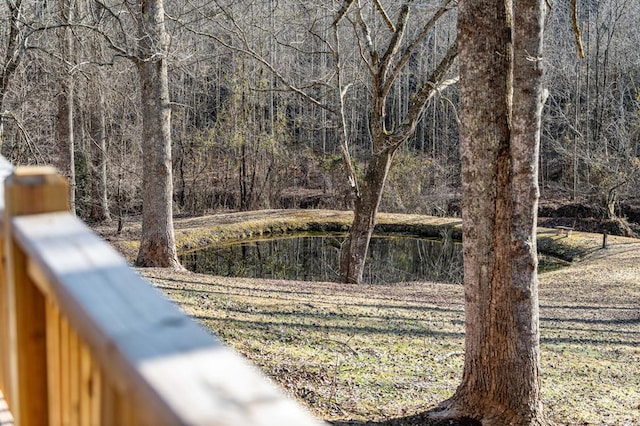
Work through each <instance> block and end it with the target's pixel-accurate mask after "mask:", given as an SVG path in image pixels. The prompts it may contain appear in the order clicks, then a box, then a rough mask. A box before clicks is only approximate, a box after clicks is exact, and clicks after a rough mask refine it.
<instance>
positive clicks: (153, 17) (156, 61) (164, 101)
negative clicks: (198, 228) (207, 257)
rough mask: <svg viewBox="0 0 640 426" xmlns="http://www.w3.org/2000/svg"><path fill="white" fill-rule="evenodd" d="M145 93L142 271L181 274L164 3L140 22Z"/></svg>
mask: <svg viewBox="0 0 640 426" xmlns="http://www.w3.org/2000/svg"><path fill="white" fill-rule="evenodd" d="M139 37H140V46H139V48H140V59H139V60H138V62H137V66H138V74H139V76H140V85H141V87H142V93H141V96H142V153H143V156H144V161H143V166H142V181H143V182H142V188H143V194H142V236H141V239H140V249H139V251H138V257H137V259H136V265H137V266H159V267H172V268H180V262H179V261H178V256H177V252H176V244H175V235H174V230H173V216H172V214H173V212H172V205H173V199H172V197H173V182H172V170H171V108H170V106H169V79H168V73H167V57H166V55H167V47H168V35H167V33H166V30H165V26H164V6H163V2H162V0H150V1H145V0H142V1H141V3H140V17H139Z"/></svg>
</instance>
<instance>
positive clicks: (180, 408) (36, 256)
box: [12, 212, 320, 426]
mask: <svg viewBox="0 0 640 426" xmlns="http://www.w3.org/2000/svg"><path fill="white" fill-rule="evenodd" d="M12 225H13V229H14V235H15V238H16V240H17V241H18V243H19V244H20V245H21V246H22V247H23V250H24V251H25V252H26V253H27V254H28V257H29V259H30V264H29V269H30V271H31V275H32V276H33V277H34V278H35V281H36V282H37V284H38V285H39V286H40V287H41V288H42V290H43V291H44V293H45V294H47V295H48V296H50V297H52V298H53V299H54V300H55V301H56V302H57V304H58V305H59V308H60V310H61V311H62V312H64V314H65V316H67V318H68V320H69V323H70V324H72V326H73V327H74V328H76V331H77V332H78V334H79V335H80V336H81V338H82V340H83V341H84V342H85V343H86V344H87V345H88V346H89V347H90V348H91V349H92V351H93V352H94V354H95V356H96V357H97V358H98V360H99V361H100V362H101V364H102V365H103V366H108V367H109V368H110V370H109V372H110V373H112V374H113V375H114V377H113V378H114V379H115V381H116V383H119V384H120V385H121V386H123V387H131V388H132V389H133V391H134V392H133V394H134V395H136V396H137V397H138V398H140V401H145V402H147V403H149V402H153V404H152V405H151V406H149V413H147V415H148V416H149V418H152V419H153V420H154V422H157V421H159V420H162V423H154V424H194V425H195V424H197V425H205V424H206V425H213V424H215V425H230V426H231V425H234V426H240V425H297V426H299V425H317V424H320V422H319V421H318V420H316V419H314V418H312V416H311V415H310V414H308V413H307V412H306V411H305V410H304V409H302V408H301V407H299V406H298V405H297V404H296V403H295V402H294V401H293V400H290V399H288V398H287V397H285V396H284V394H283V393H281V391H280V390H279V389H278V388H277V387H276V386H275V385H273V384H272V383H271V382H270V381H269V380H268V379H267V378H266V377H264V376H263V375H262V374H261V373H260V372H259V371H258V370H257V369H256V368H255V367H253V366H252V365H250V364H249V363H248V362H247V361H245V360H244V359H243V358H241V357H240V356H239V355H238V354H236V353H235V352H234V351H232V350H231V349H229V348H228V347H226V346H225V345H223V344H222V343H221V342H220V341H218V340H217V339H216V338H215V337H214V336H212V335H211V334H209V333H208V332H207V331H205V330H204V329H203V328H202V327H201V326H200V325H198V324H196V323H195V322H194V321H192V320H191V319H190V318H188V317H187V316H186V315H185V314H183V313H182V312H181V311H179V310H178V308H177V307H176V306H174V305H173V304H172V303H171V302H169V301H168V300H166V299H165V298H164V297H163V296H162V295H161V294H160V293H159V291H157V290H156V289H155V288H153V287H152V286H150V285H149V284H148V283H147V282H146V281H145V280H144V279H143V278H142V277H140V275H138V274H137V273H136V272H135V271H133V270H132V269H131V268H129V266H128V265H127V263H126V262H125V261H124V259H123V258H122V257H121V256H120V255H119V254H118V253H117V252H116V251H115V250H114V249H113V248H112V247H111V246H110V245H108V244H107V243H106V242H104V241H102V240H101V239H100V238H99V237H98V236H97V235H96V234H94V233H93V232H92V231H91V230H90V229H88V228H87V227H86V226H85V225H84V224H83V223H82V221H80V220H79V219H77V218H76V217H75V216H72V215H71V214H69V213H66V212H63V213H46V214H39V215H32V216H20V217H16V218H13V219H12Z"/></svg>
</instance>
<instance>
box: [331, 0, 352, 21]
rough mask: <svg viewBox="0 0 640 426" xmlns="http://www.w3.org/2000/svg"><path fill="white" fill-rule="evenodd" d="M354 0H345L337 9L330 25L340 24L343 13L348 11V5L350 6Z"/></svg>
mask: <svg viewBox="0 0 640 426" xmlns="http://www.w3.org/2000/svg"><path fill="white" fill-rule="evenodd" d="M354 1H355V0H345V2H344V4H343V5H342V7H341V8H340V10H339V11H338V15H337V16H336V19H334V21H333V23H332V24H331V25H332V26H334V27H337V26H338V24H340V21H341V20H342V18H344V15H346V14H347V12H348V11H349V7H351V5H352V4H353V2H354Z"/></svg>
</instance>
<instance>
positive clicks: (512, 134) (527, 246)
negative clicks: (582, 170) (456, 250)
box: [441, 0, 547, 425]
mask: <svg viewBox="0 0 640 426" xmlns="http://www.w3.org/2000/svg"><path fill="white" fill-rule="evenodd" d="M543 7H544V2H543V1H541V0H525V1H521V2H519V3H518V4H517V6H515V7H514V6H513V5H512V4H511V1H510V0H507V1H505V0H484V1H475V2H461V3H460V5H459V11H458V28H459V33H458V37H459V38H458V40H459V50H460V81H461V154H462V186H463V207H462V217H463V253H464V283H465V329H466V335H465V336H466V337H465V348H466V349H465V363H464V372H463V377H462V382H461V384H460V386H459V387H458V389H457V391H456V393H455V395H454V396H453V397H452V398H451V399H450V400H449V401H446V402H445V403H444V404H443V408H444V411H443V412H442V413H441V416H446V417H471V418H474V419H477V420H479V421H482V424H483V425H538V424H547V421H546V419H545V417H544V415H543V410H542V402H541V396H540V344H539V327H538V322H539V319H538V281H537V255H536V238H535V231H536V210H537V202H538V169H537V164H538V161H537V159H538V146H539V140H540V113H541V105H542V101H541V99H542V96H541V94H542V67H541V60H540V57H541V55H542V28H543V27H542V25H543V16H544V9H543ZM496 29H502V30H500V31H497V30H496Z"/></svg>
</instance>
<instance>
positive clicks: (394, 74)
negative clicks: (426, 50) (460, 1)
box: [382, 0, 454, 96]
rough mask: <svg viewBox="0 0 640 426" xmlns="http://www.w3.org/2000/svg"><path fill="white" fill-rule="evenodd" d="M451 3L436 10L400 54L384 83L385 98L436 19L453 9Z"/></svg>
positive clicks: (448, 0) (451, 0) (448, 1)
mask: <svg viewBox="0 0 640 426" xmlns="http://www.w3.org/2000/svg"><path fill="white" fill-rule="evenodd" d="M453 1H454V0H447V1H446V2H445V4H444V5H443V6H442V7H441V8H440V9H438V11H437V12H436V13H435V14H434V15H433V16H432V17H431V19H429V20H428V21H427V22H426V23H425V24H424V26H423V27H422V30H421V31H420V33H419V34H418V35H417V36H416V38H415V39H414V40H413V41H412V42H411V44H409V45H408V46H407V47H406V48H405V50H404V51H403V52H402V55H401V56H400V59H399V60H398V62H397V63H396V65H395V66H394V67H393V71H391V74H389V78H387V80H386V81H385V85H384V87H383V90H382V92H383V93H384V94H385V96H386V94H388V93H389V90H391V86H393V83H394V82H395V81H396V79H397V78H398V75H400V71H402V69H403V68H404V67H405V65H406V64H407V62H409V59H410V58H411V55H412V54H413V52H414V51H415V50H416V48H417V47H418V46H419V45H420V43H422V41H423V40H424V38H425V37H426V36H427V34H428V33H429V30H430V29H431V28H432V27H433V26H435V24H436V22H438V19H440V18H441V17H442V15H444V14H445V13H447V12H448V11H450V10H451V9H453V6H451V3H453Z"/></svg>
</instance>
